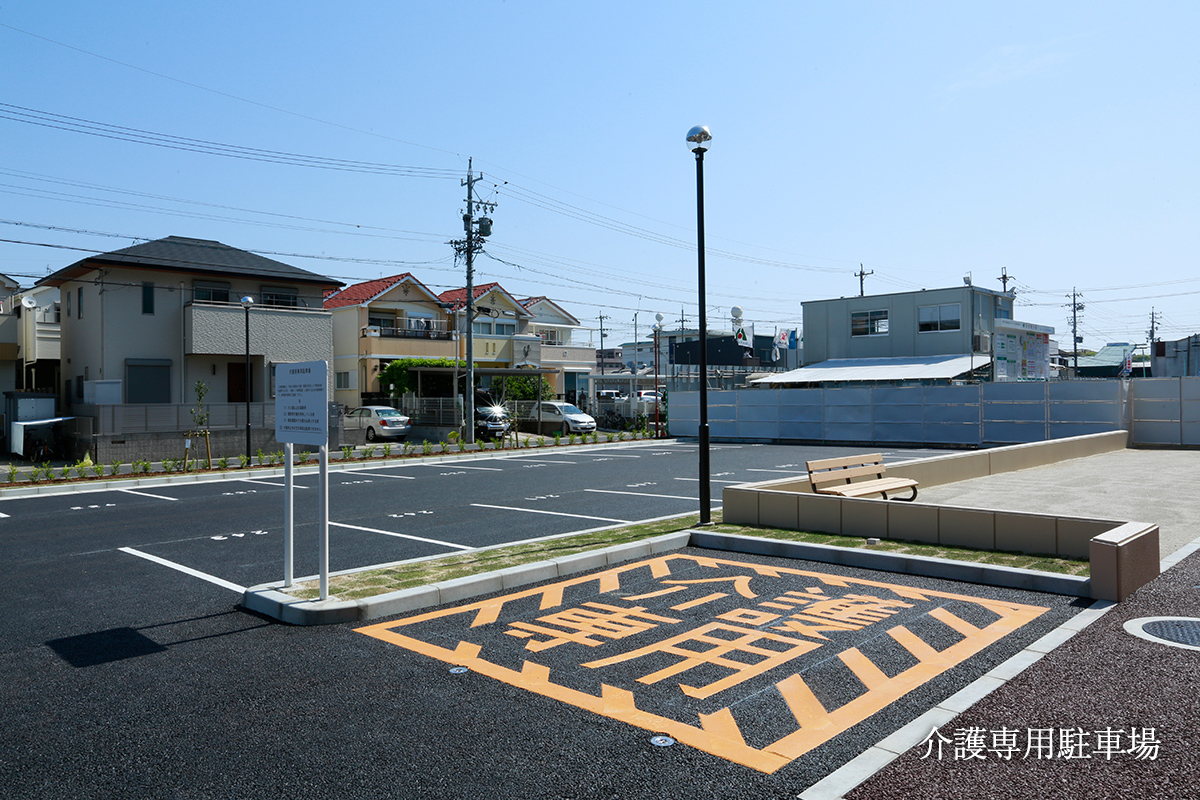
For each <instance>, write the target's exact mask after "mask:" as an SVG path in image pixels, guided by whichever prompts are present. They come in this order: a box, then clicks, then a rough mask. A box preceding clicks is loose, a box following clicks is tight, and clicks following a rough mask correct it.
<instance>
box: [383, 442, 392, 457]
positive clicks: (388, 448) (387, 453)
mask: <svg viewBox="0 0 1200 800" xmlns="http://www.w3.org/2000/svg"><path fill="white" fill-rule="evenodd" d="M383 457H384V458H391V457H392V445H391V443H388V444H385V445H384V446H383Z"/></svg>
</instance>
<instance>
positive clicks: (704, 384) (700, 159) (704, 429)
mask: <svg viewBox="0 0 1200 800" xmlns="http://www.w3.org/2000/svg"><path fill="white" fill-rule="evenodd" d="M710 141H712V134H711V133H709V132H708V126H707V125H697V126H696V127H694V128H692V129H691V130H690V131H688V134H687V146H688V149H689V150H691V151H692V152H693V153H695V154H696V253H697V269H698V272H699V287H700V288H699V302H700V524H701V525H708V524H709V523H710V522H712V489H711V488H710V483H709V481H710V476H709V466H708V314H707V313H706V311H705V308H704V303H705V301H704V153H705V152H706V151H707V150H708V148H709V144H708V143H709V142H710Z"/></svg>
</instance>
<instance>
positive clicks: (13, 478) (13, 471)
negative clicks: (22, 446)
mask: <svg viewBox="0 0 1200 800" xmlns="http://www.w3.org/2000/svg"><path fill="white" fill-rule="evenodd" d="M8 482H9V483H16V482H17V465H16V464H9V465H8Z"/></svg>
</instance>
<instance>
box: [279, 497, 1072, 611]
mask: <svg viewBox="0 0 1200 800" xmlns="http://www.w3.org/2000/svg"><path fill="white" fill-rule="evenodd" d="M713 516H714V520H716V523H715V524H714V525H712V526H710V527H709V528H706V530H712V531H715V532H718V533H732V534H739V535H742V536H759V537H764V538H769V539H784V540H787V541H795V542H806V543H809V544H824V545H832V546H834V547H857V548H861V549H864V550H876V551H880V552H887V553H896V554H899V555H914V556H931V557H935V558H948V559H951V560H954V561H969V562H973V563H977V564H994V565H997V566H1004V567H1019V568H1021V569H1032V570H1037V571H1039V572H1054V573H1058V574H1060V575H1078V576H1083V577H1086V576H1087V575H1088V574H1089V570H1088V562H1086V561H1075V560H1072V559H1066V558H1057V557H1054V556H1046V555H1029V554H1027V553H1009V552H997V551H991V550H971V549H968V548H965V547H946V546H943V545H933V544H927V543H922V542H908V541H900V540H896V539H884V540H882V541H880V543H879V544H867V540H866V539H864V538H861V537H858V536H840V535H837V534H829V533H807V532H804V531H788V530H780V529H777V528H757V527H749V526H745V525H725V524H724V523H722V522H720V521H719V520H720V517H721V515H720V513H719V512H716V513H714V515H713ZM698 522H699V515H696V514H692V515H690V516H686V517H675V518H672V519H667V520H659V521H657V522H651V523H646V524H643V525H629V526H625V527H620V528H608V529H605V530H601V531H593V532H591V533H585V534H580V535H578V536H563V537H560V538H556V539H549V540H545V541H540V542H531V543H529V544H517V545H511V546H508V547H496V548H492V549H489V550H479V551H474V552H470V553H462V554H458V555H448V556H444V557H442V558H436V559H428V560H424V561H415V562H410V563H406V564H399V565H397V566H394V567H382V568H380V569H372V570H364V571H362V572H352V573H348V574H345V575H335V576H331V577H330V579H329V591H330V594H331V595H332V596H334V597H336V598H337V599H339V600H359V599H362V598H364V597H372V596H374V595H377V594H386V593H388V592H394V591H398V590H400V589H411V588H413V587H415V586H425V585H427V584H430V583H438V582H439V581H446V580H451V579H454V578H463V577H466V576H468V575H476V574H479V573H482V572H493V571H495V570H500V569H505V568H507V567H515V566H519V565H521V564H529V563H531V562H534V561H545V560H547V559H551V558H558V557H559V556H567V555H572V554H574V553H582V552H585V551H587V550H597V549H599V548H602V547H611V546H613V545H618V544H627V543H629V542H636V541H638V540H640V539H647V538H649V537H651V536H660V535H662V534H664V533H673V532H675V531H682V530H687V529H688V528H694V527H695V526H696V524H697V523H698ZM289 594H291V595H292V596H293V597H297V598H300V599H303V600H312V599H315V598H316V597H317V596H318V595H319V589H318V586H317V582H316V581H306V582H302V583H297V584H296V585H295V586H294V587H293V588H292V589H291V591H290V592H289Z"/></svg>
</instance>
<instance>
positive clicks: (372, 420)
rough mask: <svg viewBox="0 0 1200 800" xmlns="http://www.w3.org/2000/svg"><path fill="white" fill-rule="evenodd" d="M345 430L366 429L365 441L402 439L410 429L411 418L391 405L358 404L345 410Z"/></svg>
mask: <svg viewBox="0 0 1200 800" xmlns="http://www.w3.org/2000/svg"><path fill="white" fill-rule="evenodd" d="M345 425H346V430H348V431H361V430H364V429H365V430H366V432H367V441H368V442H373V441H375V440H377V439H395V440H397V441H403V439H404V437H405V436H408V432H409V431H411V430H412V420H410V419H409V418H408V417H406V416H404V415H403V414H401V413H400V412H399V411H397V410H396V409H394V408H392V407H391V406H359V407H358V408H356V409H353V410H351V411H347V412H346V420H345Z"/></svg>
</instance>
